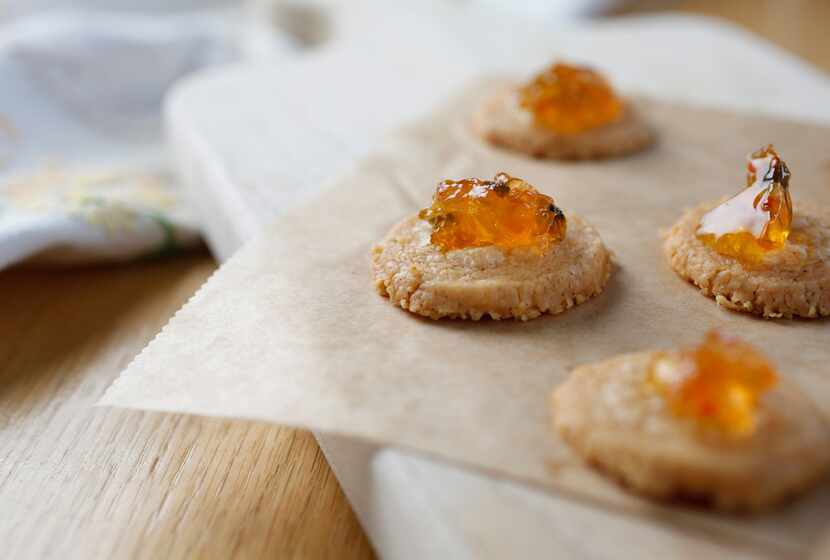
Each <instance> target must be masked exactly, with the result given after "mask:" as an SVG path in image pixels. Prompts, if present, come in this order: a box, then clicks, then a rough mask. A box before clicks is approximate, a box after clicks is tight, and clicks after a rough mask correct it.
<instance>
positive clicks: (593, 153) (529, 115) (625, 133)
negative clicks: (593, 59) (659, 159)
mask: <svg viewBox="0 0 830 560" xmlns="http://www.w3.org/2000/svg"><path fill="white" fill-rule="evenodd" d="M472 127H473V130H474V131H475V132H476V133H477V134H478V135H479V136H481V137H482V138H484V139H485V140H486V141H488V142H489V143H491V144H493V145H496V146H500V147H503V148H507V149H511V150H515V151H518V152H522V153H525V154H527V155H530V156H533V157H538V158H549V159H565V160H579V159H601V158H608V157H618V156H624V155H627V154H631V153H634V152H638V151H640V150H643V149H645V148H647V147H648V146H650V145H651V144H652V143H653V142H654V133H653V131H652V130H651V128H650V127H649V126H648V125H647V124H646V123H645V122H644V120H643V119H642V117H641V116H640V114H639V113H638V111H637V109H636V108H635V107H634V106H633V105H632V104H631V103H630V102H628V101H626V100H625V99H623V98H622V97H620V96H619V95H617V93H616V92H615V91H614V90H613V88H612V87H611V86H610V85H609V83H608V82H607V81H606V80H605V79H604V78H603V77H602V76H601V75H600V74H599V73H597V72H596V71H594V70H592V69H590V68H587V67H581V66H572V65H569V64H554V65H553V66H551V67H550V68H548V69H546V70H545V71H543V72H541V73H539V74H538V75H536V76H535V77H534V78H533V79H532V80H530V82H528V83H526V84H523V85H518V86H517V85H507V86H505V87H503V88H501V89H500V90H499V91H498V92H497V93H496V94H495V95H493V96H491V97H489V98H488V99H486V100H485V102H484V103H483V104H482V105H481V106H480V107H479V109H478V111H477V112H476V113H475V114H474V115H473V120H472Z"/></svg>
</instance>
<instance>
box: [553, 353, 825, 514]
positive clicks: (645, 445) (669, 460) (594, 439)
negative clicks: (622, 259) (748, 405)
mask: <svg viewBox="0 0 830 560" xmlns="http://www.w3.org/2000/svg"><path fill="white" fill-rule="evenodd" d="M656 354H657V353H655V352H644V353H638V354H627V355H622V356H617V357H615V358H612V359H610V360H608V361H603V362H599V363H594V364H590V365H587V366H583V367H580V368H577V369H576V370H574V371H573V372H572V373H571V376H570V378H569V379H568V380H567V381H566V382H565V383H563V384H562V385H561V386H560V387H559V388H557V389H556V390H555V391H554V393H553V396H552V399H551V405H552V408H553V411H552V412H553V423H554V427H555V429H556V430H557V431H558V432H559V433H560V434H561V436H562V438H563V439H564V440H565V441H566V442H567V443H568V444H569V445H570V446H571V447H572V448H573V449H574V450H575V451H576V452H577V453H578V454H579V455H581V456H582V457H583V458H584V459H586V460H587V461H589V462H590V463H592V464H594V465H596V466H598V467H599V468H600V469H601V470H603V471H604V472H606V473H608V474H610V475H611V476H613V477H615V478H617V479H619V480H620V481H622V482H623V483H624V484H626V485H627V486H628V487H630V488H631V489H632V490H635V491H637V492H640V493H642V494H645V495H647V496H650V497H655V498H660V499H669V498H687V499H688V498H691V499H695V500H703V501H706V502H708V503H710V504H711V505H712V506H714V507H716V508H718V509H722V510H761V509H764V508H767V507H770V506H772V505H774V504H776V503H779V502H781V501H783V500H785V499H786V498H788V497H790V496H792V495H794V494H795V493H797V492H799V491H802V490H805V489H806V488H807V487H808V486H811V485H813V484H815V483H816V482H817V481H819V480H820V479H821V478H822V477H823V476H824V475H825V474H826V473H827V470H828V466H830V431H828V426H827V421H826V419H824V418H823V417H822V416H821V414H820V413H819V412H818V410H817V409H816V408H815V407H814V406H813V405H812V403H811V402H810V401H809V400H808V399H807V398H806V397H805V396H804V395H803V394H802V393H801V392H800V391H799V390H798V389H797V388H795V387H794V386H793V385H792V384H791V383H788V382H787V380H786V379H780V380H779V383H778V385H776V386H775V387H774V388H773V389H771V390H770V391H769V392H768V393H765V394H764V395H763V396H762V398H761V401H760V405H759V409H758V411H757V425H756V426H757V427H756V431H755V432H754V433H753V434H752V435H750V436H747V437H745V438H741V439H739V440H735V439H731V438H729V436H725V435H723V436H722V435H719V434H713V433H709V432H702V431H700V430H698V429H696V426H695V425H694V423H693V421H691V420H687V419H678V418H677V417H676V416H674V415H673V414H672V412H671V411H670V410H669V408H668V405H667V404H666V402H665V400H664V399H663V398H662V397H661V396H660V395H659V394H658V393H657V392H656V390H654V389H652V388H651V387H650V386H649V385H648V384H647V381H646V379H647V375H648V369H649V365H650V364H651V360H652V359H654V357H655V356H656Z"/></svg>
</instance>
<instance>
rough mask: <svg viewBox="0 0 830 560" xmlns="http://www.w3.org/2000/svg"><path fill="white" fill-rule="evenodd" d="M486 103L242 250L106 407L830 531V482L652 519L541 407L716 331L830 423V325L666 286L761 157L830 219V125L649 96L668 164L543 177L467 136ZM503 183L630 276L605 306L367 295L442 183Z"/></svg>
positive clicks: (569, 170)
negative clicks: (497, 306) (689, 223)
mask: <svg viewBox="0 0 830 560" xmlns="http://www.w3.org/2000/svg"><path fill="white" fill-rule="evenodd" d="M482 90H483V91H486V87H485V88H482V87H472V88H470V89H468V90H467V91H466V93H463V94H461V95H460V96H459V97H458V98H456V99H454V100H453V101H452V102H451V103H449V104H448V106H447V107H445V108H444V109H442V110H441V111H439V112H438V113H436V114H435V115H433V116H432V117H430V118H429V119H427V120H426V121H425V122H421V123H418V124H415V125H413V126H410V127H408V128H406V129H404V130H402V131H399V132H398V133H395V134H393V135H391V136H390V137H389V138H388V140H387V141H386V142H384V144H383V146H381V147H380V149H379V150H378V151H377V153H376V154H375V155H373V156H372V157H370V158H368V159H367V160H365V161H363V162H362V163H361V164H360V165H359V166H357V167H356V168H355V169H354V170H353V172H351V173H349V174H348V175H347V176H345V177H343V178H341V179H340V180H339V181H337V182H336V184H335V185H334V186H333V187H332V189H331V190H329V191H327V192H326V193H325V194H324V195H323V196H321V197H319V198H317V199H316V200H315V201H314V202H312V203H311V204H309V205H307V206H304V207H302V208H299V209H297V210H294V211H291V212H290V213H288V214H287V215H285V216H283V217H282V218H280V219H279V220H278V221H277V223H275V224H274V225H273V227H271V228H270V230H269V231H268V232H267V234H266V235H264V236H263V237H261V238H259V239H257V240H255V241H253V242H252V243H250V244H249V245H248V246H246V247H245V248H244V249H243V250H241V251H240V253H239V254H238V255H237V256H236V257H234V258H233V259H232V260H231V261H230V262H229V263H228V264H227V265H226V266H225V267H223V268H222V269H221V270H220V271H219V272H218V273H217V274H216V275H215V276H214V277H213V278H212V279H211V280H210V281H209V282H208V283H207V284H206V285H205V286H204V287H203V288H202V290H201V291H200V292H199V293H198V294H197V295H196V296H194V298H193V299H192V300H191V302H190V303H189V304H188V305H187V306H185V308H183V309H182V310H181V311H180V312H179V313H178V314H177V315H176V317H175V318H174V319H173V320H172V321H171V322H170V324H169V325H168V326H167V327H166V328H165V330H164V331H163V332H162V333H161V334H160V335H159V336H158V337H157V339H156V340H155V341H154V343H153V344H151V345H150V347H149V348H148V349H147V350H146V351H145V352H143V353H142V354H141V355H140V356H139V357H138V358H137V359H136V360H135V361H134V363H133V364H132V365H131V366H130V367H129V368H128V369H127V371H126V372H125V373H124V374H123V375H122V376H121V378H120V379H119V380H118V381H117V382H116V383H115V384H114V385H113V387H111V388H110V390H109V391H108V393H107V394H106V396H105V397H104V399H103V401H102V403H103V404H107V405H116V406H124V407H134V408H143V409H153V410H165V411H175V412H187V413H195V414H203V415H215V416H226V417H237V418H251V419H261V420H266V421H272V422H276V423H281V424H290V425H296V426H303V427H308V428H312V429H315V430H319V431H329V432H336V433H340V434H347V435H353V436H356V437H360V438H367V439H369V440H373V441H376V442H381V443H389V444H393V445H398V446H402V447H406V448H412V449H416V450H420V451H423V452H425V453H428V454H430V455H432V456H435V457H439V458H444V459H448V460H451V461H453V462H457V463H461V464H464V465H470V466H475V467H479V468H482V469H485V470H486V471H487V472H489V473H491V474H493V475H498V476H508V477H513V478H516V479H520V480H523V481H527V482H530V483H533V484H538V485H543V486H547V487H552V488H555V489H558V490H559V491H562V492H566V493H569V494H572V495H575V496H580V497H583V498H589V499H592V500H594V501H595V502H597V503H600V504H603V505H606V506H610V507H614V508H622V509H623V511H626V512H636V513H639V514H643V515H648V516H651V517H652V518H653V519H655V520H659V521H660V522H664V523H677V526H678V527H681V526H682V527H685V528H690V527H692V528H695V529H697V530H703V531H707V532H711V533H712V534H715V533H717V534H719V535H721V536H723V535H728V536H729V537H730V538H736V539H740V540H742V541H750V542H757V543H758V544H759V545H761V546H763V547H769V548H768V550H770V551H775V550H777V551H780V552H789V553H794V552H797V551H799V550H805V549H804V548H802V547H805V546H807V545H808V544H809V543H810V542H814V541H815V540H816V539H817V538H818V537H819V535H820V534H821V533H822V531H823V530H826V529H827V527H828V519H830V489H829V488H828V485H827V484H825V485H824V487H822V488H821V489H819V490H818V491H816V492H814V493H813V494H812V495H811V496H809V497H807V498H805V499H802V500H799V501H798V502H797V503H796V504H794V505H793V506H792V507H789V508H786V509H784V510H782V511H781V512H778V513H775V514H770V515H767V516H762V517H760V518H753V519H741V518H727V517H722V516H716V515H714V514H708V513H705V512H700V511H692V510H687V509H684V508H664V507H660V506H656V505H653V504H650V503H648V502H645V501H642V500H640V499H638V498H635V497H632V496H630V495H628V494H627V493H626V492H624V491H622V490H620V489H619V488H617V487H616V486H615V485H614V484H612V483H609V482H607V481H606V480H605V479H603V478H602V477H600V476H598V475H596V474H595V473H593V472H592V471H591V470H590V469H588V468H586V467H585V466H584V465H583V464H582V463H581V462H580V461H579V460H578V459H577V458H576V457H575V456H573V455H572V454H571V453H570V451H569V450H568V449H567V448H566V447H565V445H564V444H563V443H562V442H561V441H560V439H559V438H558V437H557V436H556V435H555V434H553V433H552V431H551V429H550V416H549V410H548V408H547V403H548V395H549V393H550V391H551V390H552V389H553V388H554V387H555V386H556V385H557V384H559V383H560V382H561V381H562V380H563V379H564V378H565V377H566V375H567V372H568V371H569V370H570V369H572V368H573V367H574V366H577V365H579V364H583V363H586V362H591V361H594V360H598V359H602V358H606V357H609V356H612V355H614V354H618V353H621V352H630V351H636V350H643V349H649V348H660V347H674V346H677V345H683V344H689V343H693V342H695V341H697V340H698V339H699V338H700V337H701V335H702V334H703V332H704V331H705V330H706V329H708V328H710V327H714V326H721V327H725V328H726V329H728V330H729V331H732V332H736V333H740V334H741V335H742V336H744V337H745V338H746V339H748V340H750V341H752V342H754V343H756V344H758V345H760V346H762V347H763V348H764V349H765V351H766V352H768V354H769V355H770V357H772V358H773V359H774V360H775V361H776V362H777V363H778V364H779V365H780V369H781V370H782V372H783V373H784V374H785V375H789V376H792V377H794V378H796V379H797V381H798V383H799V384H800V385H801V386H802V387H803V388H804V389H806V390H807V391H808V392H809V394H811V395H812V396H813V398H814V399H815V400H816V401H817V403H818V405H819V406H820V407H821V408H822V410H823V412H824V413H825V414H827V413H830V366H828V364H829V363H830V322H828V321H826V320H825V321H764V320H760V319H756V318H754V317H750V316H746V315H742V314H735V313H731V312H728V311H724V310H721V309H719V308H718V307H717V306H716V305H715V303H714V302H713V301H712V300H710V299H707V298H705V297H703V296H702V295H700V294H699V293H698V291H697V290H696V289H695V288H693V287H692V286H691V285H688V284H686V283H684V282H683V281H681V280H680V279H679V278H678V277H676V276H675V274H674V273H673V272H672V271H671V270H670V268H669V267H668V265H667V263H666V260H665V258H664V256H663V254H662V252H661V248H660V239H659V235H658V233H659V230H661V229H664V228H667V227H668V226H669V225H670V224H671V223H673V221H674V220H676V219H677V218H678V217H679V215H680V213H681V212H682V211H683V209H684V208H687V207H689V206H692V205H695V204H697V203H699V202H702V201H706V200H710V199H716V198H718V197H721V196H723V195H727V194H731V193H734V192H737V190H738V189H740V188H741V187H742V186H743V184H744V169H745V159H744V158H745V156H746V154H747V153H748V152H750V151H752V150H754V149H756V148H758V147H759V146H761V145H762V144H765V143H767V142H769V141H773V142H774V143H775V145H776V147H777V148H778V149H779V151H780V153H781V154H782V156H783V157H784V158H785V159H786V161H787V162H788V164H789V166H790V169H791V170H792V181H791V188H792V194H793V198H794V200H795V205H796V211H798V206H801V207H806V206H819V205H825V206H826V207H827V208H828V209H830V164H828V148H830V129H826V128H820V127H817V126H810V125H806V124H798V123H792V122H786V121H781V120H772V119H768V118H763V117H760V116H757V115H743V116H742V115H736V114H728V113H722V112H717V111H713V110H709V109H701V108H689V107H683V106H678V105H670V104H665V103H662V102H661V103H658V102H655V101H648V100H641V101H640V102H639V103H640V104H641V105H642V111H643V113H644V115H645V116H646V118H647V119H648V120H649V121H650V122H651V123H652V125H653V126H654V127H655V128H656V130H657V131H658V133H659V135H660V141H659V145H658V147H656V148H654V149H652V150H650V151H648V152H646V153H643V154H641V155H637V156H635V157H630V158H626V159H620V160H613V161H607V162H599V163H597V162H594V163H556V162H544V161H534V160H530V159H527V158H524V157H521V156H517V155H512V154H510V153H507V152H504V151H501V150H497V149H493V148H490V147H488V146H485V145H484V144H482V143H481V142H479V141H478V140H477V139H475V138H474V137H472V136H471V135H470V134H469V132H468V128H467V117H468V116H469V111H470V109H471V108H472V107H473V106H474V105H475V103H476V102H477V101H478V99H479V98H480V96H481V93H480V92H481V91H482ZM501 170H504V171H507V172H509V173H511V174H513V175H516V176H518V177H522V178H524V179H527V180H528V181H530V182H531V183H532V184H534V185H535V186H537V188H539V189H540V190H542V191H544V192H547V193H548V194H551V195H553V196H554V197H555V199H556V201H557V204H558V205H559V206H560V207H562V208H563V209H564V211H565V213H566V215H569V214H573V213H579V214H581V215H582V216H583V217H585V218H587V219H588V220H589V221H590V222H591V223H593V224H594V225H595V226H596V227H597V228H598V230H599V232H600V234H601V235H602V237H603V239H604V240H605V242H606V244H607V245H608V246H609V248H610V249H612V250H613V252H614V253H615V261H616V263H617V268H616V270H615V272H614V274H613V276H612V278H611V281H610V283H609V285H608V287H607V289H606V291H605V292H604V293H603V294H602V295H601V296H600V297H597V298H595V299H593V300H591V301H589V302H588V303H586V304H583V305H580V306H578V307H576V308H574V309H572V310H569V311H568V312H566V313H564V314H562V315H558V316H545V317H542V318H539V319H535V320H533V321H529V322H527V323H522V322H515V321H512V320H509V321H501V322H497V321H487V320H485V321H481V322H463V321H431V320H428V319H421V318H418V317H415V316H413V315H411V314H409V313H407V312H405V311H402V310H400V309H398V308H395V307H393V306H392V305H390V304H389V302H388V301H387V300H386V299H384V298H382V297H380V296H379V295H378V294H377V293H376V292H375V290H374V288H373V287H372V283H371V280H370V260H369V250H370V247H371V246H372V244H373V243H374V242H375V241H378V240H380V239H381V238H382V237H383V236H384V234H385V233H386V232H387V230H388V229H389V228H390V227H391V226H392V225H393V224H394V223H395V222H397V221H398V220H400V219H402V218H403V217H405V216H407V215H410V214H412V213H414V212H416V211H417V210H418V209H420V208H421V207H423V206H425V205H427V204H428V203H429V201H430V198H431V195H432V193H433V192H434V189H435V186H436V183H437V182H438V181H439V180H441V179H443V178H460V177H468V176H477V177H492V176H493V175H494V174H495V173H496V172H498V171H501Z"/></svg>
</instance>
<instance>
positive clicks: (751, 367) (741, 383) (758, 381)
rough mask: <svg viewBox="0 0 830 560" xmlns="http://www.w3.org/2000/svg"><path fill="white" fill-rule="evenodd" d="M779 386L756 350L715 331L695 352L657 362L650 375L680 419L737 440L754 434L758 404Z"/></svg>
mask: <svg viewBox="0 0 830 560" xmlns="http://www.w3.org/2000/svg"><path fill="white" fill-rule="evenodd" d="M777 380H778V375H777V374H776V372H775V370H774V368H773V367H772V366H771V365H770V363H769V362H768V361H767V359H766V358H765V357H764V356H763V355H762V354H761V353H760V352H758V351H757V350H756V349H755V348H754V347H753V346H752V345H750V344H748V343H746V342H744V341H742V340H740V339H738V338H736V337H732V336H726V335H723V334H721V333H719V332H718V331H716V330H712V331H709V332H708V333H707V334H706V336H705V338H704V340H703V342H702V343H701V344H700V345H699V346H698V347H696V348H694V349H692V350H688V351H684V352H680V353H666V354H664V355H662V356H661V357H660V358H657V359H656V360H655V362H654V363H653V364H652V367H651V371H650V372H649V381H650V382H651V384H652V385H653V386H655V387H656V388H657V389H658V391H659V392H660V393H661V394H662V396H663V397H664V398H665V399H666V401H667V402H668V404H669V406H670V408H671V410H672V412H673V413H674V415H675V416H678V417H682V418H690V419H692V420H694V421H696V423H698V424H699V425H700V426H705V427H713V428H715V429H716V430H718V431H719V432H721V433H724V434H726V435H729V436H733V437H741V436H748V435H751V434H752V433H753V432H754V430H755V425H756V409H757V407H758V401H759V400H760V397H761V396H762V395H763V394H764V392H766V391H768V390H769V389H770V388H772V387H773V386H774V385H775V383H776V382H777Z"/></svg>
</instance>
